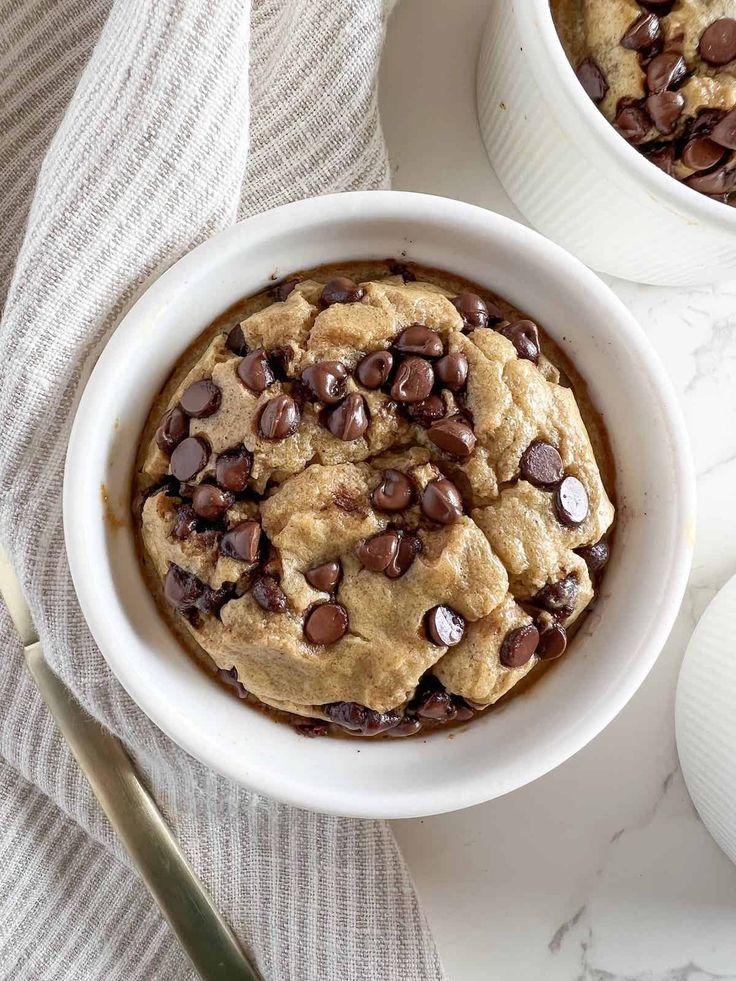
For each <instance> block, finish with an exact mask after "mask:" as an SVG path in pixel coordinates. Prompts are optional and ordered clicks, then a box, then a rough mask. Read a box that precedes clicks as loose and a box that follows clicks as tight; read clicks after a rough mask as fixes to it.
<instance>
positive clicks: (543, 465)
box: [519, 440, 565, 487]
mask: <svg viewBox="0 0 736 981" xmlns="http://www.w3.org/2000/svg"><path fill="white" fill-rule="evenodd" d="M564 472H565V471H564V467H563V465H562V457H561V456H560V454H559V452H558V451H557V450H556V449H555V448H554V446H551V445H550V444H549V443H544V442H543V441H542V440H536V441H535V442H534V443H531V444H530V445H529V446H527V448H526V449H525V450H524V452H523V453H522V454H521V460H520V461H519V476H520V477H521V479H522V480H527V481H528V482H529V483H530V484H534V486H535V487H549V486H551V485H552V484H557V483H558V482H559V481H560V480H562V478H563V476H564Z"/></svg>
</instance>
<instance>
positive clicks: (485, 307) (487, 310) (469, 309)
mask: <svg viewBox="0 0 736 981" xmlns="http://www.w3.org/2000/svg"><path fill="white" fill-rule="evenodd" d="M450 302H451V303H452V305H453V306H454V307H455V309H456V310H457V312H458V313H459V314H460V316H461V317H462V318H463V323H464V324H465V326H466V327H467V328H468V329H470V330H474V329H475V328H476V327H487V326H488V324H489V323H499V321H501V320H503V314H502V313H501V311H500V310H499V309H498V307H497V306H496V304H495V303H488V302H487V301H486V300H484V299H483V297H481V296H478V294H477V293H459V294H458V295H457V296H456V297H455V298H454V299H453V300H451V301H450Z"/></svg>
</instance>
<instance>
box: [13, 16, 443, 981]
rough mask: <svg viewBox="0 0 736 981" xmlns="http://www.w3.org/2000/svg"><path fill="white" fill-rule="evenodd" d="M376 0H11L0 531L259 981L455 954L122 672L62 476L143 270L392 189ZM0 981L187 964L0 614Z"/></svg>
mask: <svg viewBox="0 0 736 981" xmlns="http://www.w3.org/2000/svg"><path fill="white" fill-rule="evenodd" d="M387 6H388V5H387V3H386V2H382V0H343V2H341V3H338V2H336V0H250V2H249V0H0V171H1V172H2V179H1V180H0V297H1V298H2V302H3V303H4V314H3V319H2V324H1V327H0V461H1V463H0V537H1V539H2V542H3V544H4V545H5V547H6V549H7V550H8V552H9V554H10V556H11V559H12V561H13V563H14V565H15V567H16V569H17V570H18V573H19V575H20V577H21V579H22V582H23V587H24V590H25V593H26V597H27V599H28V601H29V604H30V606H31V608H32V610H33V614H34V618H35V620H36V624H37V626H38V629H39V632H40V635H41V640H42V643H43V645H44V649H45V651H46V654H47V656H48V658H49V660H50V661H51V663H52V664H53V666H54V668H55V669H56V671H58V673H59V674H60V675H61V676H62V677H63V679H64V680H65V681H66V683H67V684H68V685H69V686H70V687H71V688H72V689H73V690H74V692H75V693H76V694H77V696H78V697H79V698H80V700H81V701H82V702H83V703H84V704H85V705H86V706H87V707H88V709H89V710H90V711H91V712H93V713H94V715H95V716H97V717H98V718H99V719H100V720H101V721H102V722H103V723H104V724H105V725H107V726H109V727H110V728H111V729H112V730H114V731H115V732H116V733H118V734H119V735H120V736H121V737H122V738H123V739H124V741H125V743H126V745H127V746H128V747H129V748H130V750H131V752H132V754H133V755H134V757H135V759H136V761H137V764H138V766H139V767H140V769H141V770H142V771H143V772H144V774H145V776H146V778H147V780H148V781H149V783H150V786H151V787H152V789H153V791H154V793H155V796H156V797H157V799H158V801H159V802H160V803H161V806H162V808H163V810H164V812H165V813H166V815H167V816H168V818H169V820H170V821H171V823H172V824H173V825H174V827H175V830H176V832H177V834H178V836H179V839H180V841H181V842H182V845H183V848H184V851H185V852H186V854H187V855H188V856H189V858H190V859H191V861H192V862H193V864H194V865H195V867H196V868H197V870H198V871H199V873H200V874H201V875H202V877H203V878H204V880H205V881H206V883H207V884H208V886H209V887H210V889H211V891H212V893H213V894H214V896H215V899H216V901H217V902H218V904H219V905H220V907H221V908H222V910H223V911H224V912H225V914H226V916H227V917H228V919H229V920H230V922H231V923H232V924H233V926H234V927H235V929H236V931H237V932H238V933H239V935H240V936H241V937H242V938H243V940H244V941H245V943H246V945H247V946H248V948H249V949H250V950H251V951H252V953H253V954H254V956H255V959H256V960H257V962H258V964H259V966H260V967H261V970H262V971H263V973H264V974H265V976H266V977H267V978H269V979H278V981H282V979H294V981H311V979H315V981H316V979H320V981H325V979H327V981H330V979H335V981H336V979H348V981H349V979H374V978H381V979H397V981H398V979H421V981H432V979H437V978H440V977H441V968H440V966H439V962H438V959H437V955H436V952H435V949H434V946H433V943H432V940H431V937H430V935H429V932H428V929H427V925H426V922H425V920H424V918H423V915H422V913H421V910H420V908H419V905H418V902H417V898H416V895H415V893H414V889H413V886H412V883H411V881H410V878H409V875H408V873H407V870H406V867H405V866H404V864H403V862H402V859H401V855H400V854H399V852H398V850H397V847H396V844H395V842H394V840H393V838H392V836H391V833H390V830H389V829H388V827H387V826H386V825H385V824H383V823H380V822H361V821H349V820H340V819H332V818H326V817H321V816H317V815H313V814H308V813H305V812H301V811H296V810H293V809H289V808H287V807H283V806H280V805H277V804H274V803H273V802H271V801H269V800H266V799H263V798H260V797H257V796H254V795H251V794H248V793H245V792H244V791H241V790H239V789H237V788H235V787H233V786H231V785H229V784H227V783H226V782H225V781H224V780H222V779H221V778H219V777H217V776H216V775H215V774H213V773H211V772H209V771H207V770H205V769H204V768H203V767H201V766H199V765H198V764H197V763H195V762H194V761H193V760H192V759H191V758H190V757H188V756H187V755H186V754H184V753H183V752H182V751H181V750H179V749H178V748H177V747H176V746H174V745H173V744H172V743H171V742H169V740H168V739H167V738H166V737H165V736H163V734H162V733H161V732H159V731H158V730H157V729H156V727H155V726H154V725H153V724H152V723H150V722H149V720H148V719H147V718H146V717H145V716H143V714H142V713H141V712H140V711H139V710H138V709H137V708H136V706H135V705H133V704H132V703H131V702H130V700H129V699H128V698H127V696H126V695H125V693H124V692H123V691H122V689H121V688H120V687H119V685H118V684H117V683H116V681H115V679H114V678H113V677H112V676H111V674H110V672H109V670H108V669H107V666H106V664H105V662H104V660H103V659H102V658H101V656H100V654H99V652H98V651H97V649H96V648H95V645H94V643H93V641H92V639H91V637H90V635H89V633H88V631H87V628H86V626H85V623H84V621H83V619H82V617H81V615H80V613H79V609H78V607H77V604H76V600H75V597H74V592H73V590H72V587H71V584H70V580H69V574H68V569H67V564H66V558H65V554H64V543H63V536H62V526H61V480H62V469H63V463H64V454H65V449H66V443H67V438H68V434H69V429H70V425H71V418H72V415H73V411H74V406H75V404H76V401H77V399H78V397H79V394H80V389H81V387H82V385H83V382H84V378H85V375H86V373H87V372H88V370H89V367H90V365H91V363H92V362H93V360H94V357H95V354H96V353H97V352H98V351H99V349H100V347H101V345H102V344H103V343H104V342H105V340H106V339H107V338H108V337H109V335H110V333H111V331H112V330H113V329H114V326H115V323H116V321H117V320H118V319H119V316H120V313H121V312H122V311H123V309H124V308H125V307H126V306H127V305H128V304H129V303H130V302H131V300H132V299H133V298H134V297H135V296H136V294H137V292H138V291H139V290H140V288H141V286H142V284H144V282H145V281H146V280H147V279H148V278H149V277H150V276H151V275H152V274H153V273H154V272H155V271H156V270H158V269H159V268H160V267H161V266H162V265H164V264H168V263H170V262H171V261H172V260H173V259H175V258H177V257H178V256H179V255H181V254H182V253H183V252H185V251H187V250H188V249H190V248H191V247H192V246H193V245H195V244H196V243H198V242H200V241H202V240H203V239H204V238H206V237H207V236H209V235H211V234H212V233H214V232H216V231H218V230H219V229H221V228H223V227H224V226H226V225H227V224H229V223H231V222H233V221H235V220H236V219H237V218H238V217H240V216H244V215H248V214H251V213H253V212H256V211H260V210H263V209H265V208H269V207H271V206H273V205H276V204H280V203H282V202H284V201H288V200H291V199H295V198H300V197H304V196H307V195H312V194H319V193H322V192H326V191H335V190H340V189H348V188H357V187H363V188H371V187H384V186H386V185H387V182H388V170H387V164H386V158H385V151H384V146H383V141H382V138H381V133H380V127H379V122H378V115H377V105H376V71H377V66H378V60H379V56H380V49H381V42H382V39H383V33H384V28H385V18H386V16H387V14H388V9H387ZM0 659H1V661H0V664H1V668H2V670H0V977H2V978H3V979H4V978H12V979H14V981H21V979H33V981H47V979H48V981H56V979H65V981H66V979H79V981H95V979H103V978H104V979H105V981H114V979H121V981H135V979H146V981H150V979H177V981H179V979H183V978H190V977H192V976H193V975H192V972H191V969H190V967H189V966H188V965H187V963H186V961H185V959H184V957H183V955H182V954H181V953H180V951H179V949H178V947H177V945H176V943H175V941H174V939H173V937H172V936H171V934H170V933H169V931H168V928H167V927H166V925H165V924H164V922H163V921H162V918H161V916H160V914H159V913H158V911H157V910H156V908H155V907H153V905H152V903H151V901H150V900H149V898H148V895H147V893H146V892H145V890H144V889H143V887H142V886H141V884H140V883H139V881H138V880H137V878H136V877H135V876H134V874H133V873H132V872H131V871H130V870H129V868H128V867H127V866H126V863H125V857H124V855H122V854H121V851H120V848H119V847H118V845H117V843H116V841H115V840H114V838H113V836H112V833H111V831H110V829H109V827H108V825H107V823H106V821H105V819H104V817H103V816H102V814H101V812H100V810H99V809H98V807H97V806H96V803H95V801H94V800H93V798H92V797H91V793H90V791H89V789H88V787H87V785H86V783H85V781H84V778H83V777H82V776H81V774H80V773H79V771H78V770H77V768H76V766H75V764H74V762H73V760H72V759H71V757H70V754H69V752H68V751H67V749H66V747H65V745H64V744H63V743H62V742H61V740H60V739H59V737H58V736H57V734H56V731H55V729H54V726H53V723H52V722H51V720H50V718H49V716H48V714H47V712H46V711H45V709H44V707H43V705H42V703H41V701H40V698H39V697H38V695H37V694H36V692H35V689H34V687H33V685H32V683H31V681H30V679H29V677H28V675H27V673H26V671H25V669H24V664H23V658H22V652H21V648H20V644H19V643H18V640H17V637H16V636H15V634H14V631H13V628H12V625H11V623H10V621H9V619H8V617H7V615H6V614H5V612H4V611H3V610H1V609H0Z"/></svg>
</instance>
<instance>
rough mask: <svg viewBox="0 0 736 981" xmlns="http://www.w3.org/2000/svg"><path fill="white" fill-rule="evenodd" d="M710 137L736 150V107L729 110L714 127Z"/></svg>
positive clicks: (721, 144)
mask: <svg viewBox="0 0 736 981" xmlns="http://www.w3.org/2000/svg"><path fill="white" fill-rule="evenodd" d="M710 138H711V139H712V140H713V142H714V143H717V144H718V145H719V146H725V147H726V148H727V149H729V150H736V109H732V110H731V111H730V112H727V113H726V115H725V116H723V117H722V118H721V119H720V120H719V121H718V122H717V123H716V124H715V126H714V127H713V129H712V130H711V132H710Z"/></svg>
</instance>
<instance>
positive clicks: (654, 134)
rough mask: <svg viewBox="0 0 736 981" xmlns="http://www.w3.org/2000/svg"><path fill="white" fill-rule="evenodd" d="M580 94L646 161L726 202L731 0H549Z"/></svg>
mask: <svg viewBox="0 0 736 981" xmlns="http://www.w3.org/2000/svg"><path fill="white" fill-rule="evenodd" d="M551 7H552V12H553V16H554V19H555V23H556V25H557V29H558V33H559V34H560V38H561V40H562V42H563V45H564V47H565V50H566V52H567V55H568V57H569V59H570V61H571V62H572V64H573V67H574V68H575V69H576V70H577V72H578V77H579V78H580V80H581V82H582V83H583V85H584V87H585V88H586V90H587V91H588V94H589V95H590V96H591V98H593V99H594V101H595V102H596V103H597V104H598V105H599V108H600V109H601V111H602V112H603V113H604V114H605V116H606V117H607V118H608V120H609V121H610V122H611V123H613V125H614V126H615V127H616V128H617V129H618V130H619V132H620V133H621V134H622V136H624V138H625V139H627V140H628V141H629V142H630V143H632V144H633V145H634V146H636V147H637V149H639V150H640V151H641V152H642V153H643V154H644V155H645V156H647V157H649V159H651V160H652V162H653V163H655V164H656V165H657V166H659V167H660V168H661V169H663V170H664V171H665V172H667V173H668V174H671V175H672V176H673V177H675V178H677V179H678V180H682V181H684V182H685V183H686V184H688V186H690V187H692V188H693V189H694V190H697V191H700V192H702V193H704V194H708V195H709V196H711V197H714V198H718V199H720V200H723V201H725V202H726V203H733V199H734V188H736V161H735V160H734V154H733V152H732V151H733V149H734V147H736V138H735V135H736V111H735V107H736V2H735V0H674V2H671V3H650V4H645V3H638V2H636V0H551Z"/></svg>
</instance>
